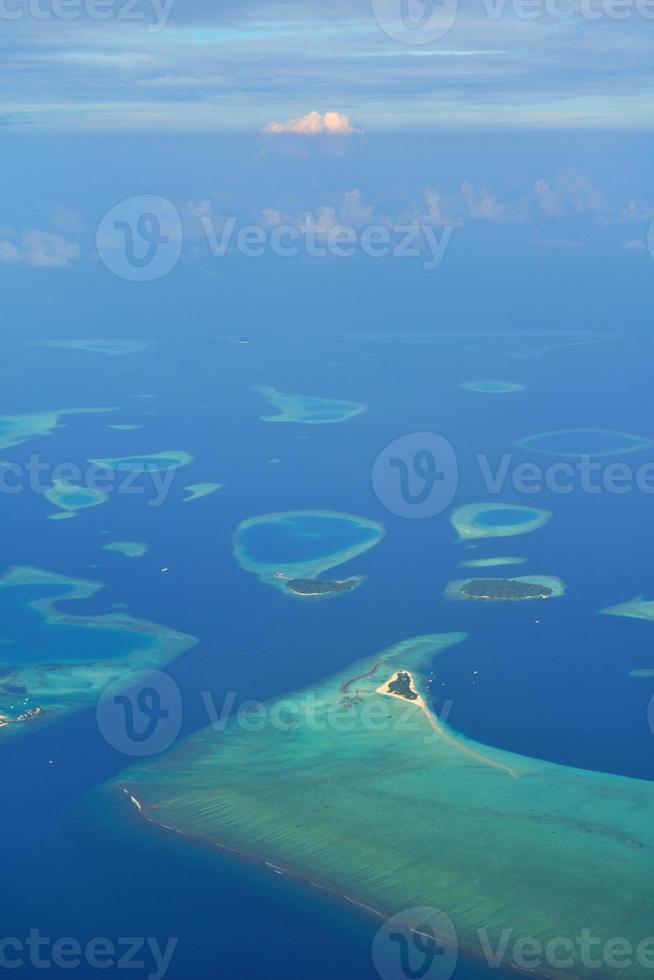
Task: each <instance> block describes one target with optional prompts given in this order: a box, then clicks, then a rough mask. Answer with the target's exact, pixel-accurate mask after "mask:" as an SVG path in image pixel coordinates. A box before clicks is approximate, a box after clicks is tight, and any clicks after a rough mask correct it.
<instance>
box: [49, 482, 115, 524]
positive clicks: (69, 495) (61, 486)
mask: <svg viewBox="0 0 654 980" xmlns="http://www.w3.org/2000/svg"><path fill="white" fill-rule="evenodd" d="M45 497H46V498H47V500H49V501H50V503H51V504H54V505H55V507H59V508H60V510H63V511H65V512H66V514H65V515H64V514H53V515H50V516H51V517H52V518H53V519H54V518H62V517H64V516H68V517H73V516H74V514H75V513H76V512H77V511H78V510H85V509H86V508H87V507H97V505H98V504H106V502H107V501H108V500H109V494H108V493H105V492H104V491H103V490H92V489H91V488H90V487H84V486H80V485H79V484H78V483H69V482H68V480H53V482H52V486H51V487H50V489H49V490H46V492H45Z"/></svg>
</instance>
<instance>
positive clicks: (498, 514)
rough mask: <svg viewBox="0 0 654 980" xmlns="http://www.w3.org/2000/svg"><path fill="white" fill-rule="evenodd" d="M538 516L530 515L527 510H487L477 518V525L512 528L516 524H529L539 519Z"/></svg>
mask: <svg viewBox="0 0 654 980" xmlns="http://www.w3.org/2000/svg"><path fill="white" fill-rule="evenodd" d="M538 516H539V515H538V514H530V513H529V511H526V510H518V508H516V509H515V510H510V509H505V508H500V509H498V510H485V511H482V512H481V513H480V514H478V516H477V517H475V524H481V525H482V527H511V526H512V525H514V524H527V523H529V522H530V521H532V520H533V521H535V520H537V519H538Z"/></svg>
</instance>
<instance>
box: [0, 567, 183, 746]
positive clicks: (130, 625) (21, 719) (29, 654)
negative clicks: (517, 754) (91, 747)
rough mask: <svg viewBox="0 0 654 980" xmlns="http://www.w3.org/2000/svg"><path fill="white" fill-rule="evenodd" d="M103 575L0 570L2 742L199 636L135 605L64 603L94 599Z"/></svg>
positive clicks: (91, 698)
mask: <svg viewBox="0 0 654 980" xmlns="http://www.w3.org/2000/svg"><path fill="white" fill-rule="evenodd" d="M102 588H103V585H102V583H100V582H93V581H88V580H86V579H75V578H69V577H68V576H65V575H57V574H55V573H53V572H48V571H44V570H43V569H40V568H31V567H28V566H16V567H13V568H10V569H9V571H8V572H7V573H6V574H5V575H4V576H3V577H2V578H0V609H1V610H2V618H3V621H4V622H5V623H6V624H8V623H11V622H13V623H19V624H20V630H18V629H15V630H13V634H12V638H11V640H10V641H8V642H7V643H3V644H1V645H0V742H1V741H2V739H3V738H5V737H7V736H8V735H13V734H17V733H21V732H25V731H28V730H30V729H31V728H32V727H33V726H34V725H36V724H38V725H39V726H41V725H43V724H49V723H50V722H52V721H56V720H57V719H59V718H61V717H63V716H65V715H69V714H71V713H73V712H76V711H80V710H82V709H83V708H87V707H89V706H91V705H93V704H95V703H97V701H98V698H99V697H100V695H101V694H102V693H103V692H104V690H105V688H106V687H107V685H109V684H115V683H122V682H123V681H124V686H125V687H126V688H127V687H128V686H129V684H130V681H131V679H132V677H133V675H134V673H135V672H141V671H143V670H156V669H157V668H160V667H162V666H163V665H165V664H166V663H168V662H169V661H170V660H172V659H174V657H176V656H177V655H178V654H179V653H182V652H183V651H184V650H187V649H188V648H189V647H191V646H194V644H195V643H197V640H196V638H195V637H193V636H189V635H187V634H185V633H180V632H177V631H176V630H173V629H170V628H169V627H167V626H160V625H159V624H157V623H152V622H148V621H147V620H143V619H136V618H134V617H133V616H130V615H129V614H128V613H125V612H121V613H115V612H114V613H105V614H95V615H88V616H84V615H77V614H72V613H65V612H62V611H61V610H60V608H59V607H60V605H61V604H63V603H65V602H68V601H71V600H74V601H75V602H76V603H77V602H78V601H80V600H86V599H91V598H94V597H95V596H96V593H97V592H99V591H100V589H102Z"/></svg>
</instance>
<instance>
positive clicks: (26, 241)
mask: <svg viewBox="0 0 654 980" xmlns="http://www.w3.org/2000/svg"><path fill="white" fill-rule="evenodd" d="M79 255H80V250H79V245H77V244H76V243H75V242H69V241H67V240H66V239H65V238H62V236H61V235H58V234H57V233H56V232H49V231H25V232H23V235H22V238H21V243H20V246H17V245H14V244H13V242H9V241H1V242H0V262H2V263H7V262H16V263H24V264H25V265H29V266H31V267H32V268H34V269H65V268H68V266H70V265H71V263H72V262H74V261H75V260H76V259H78V258H79Z"/></svg>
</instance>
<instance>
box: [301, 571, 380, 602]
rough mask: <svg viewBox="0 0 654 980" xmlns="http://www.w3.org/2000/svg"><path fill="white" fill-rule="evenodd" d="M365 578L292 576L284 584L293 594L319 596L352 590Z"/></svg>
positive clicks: (358, 576) (360, 576) (359, 576)
mask: <svg viewBox="0 0 654 980" xmlns="http://www.w3.org/2000/svg"><path fill="white" fill-rule="evenodd" d="M364 578H365V576H363V575H357V576H355V577H354V578H346V579H320V578H292V579H287V580H286V582H285V583H284V585H285V588H286V589H287V590H288V591H289V592H292V593H293V595H298V596H306V597H308V598H309V597H310V598H318V597H322V596H328V595H332V594H333V593H334V592H351V591H352V589H356V588H357V587H358V586H359V585H361V583H362V581H363V580H364Z"/></svg>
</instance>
